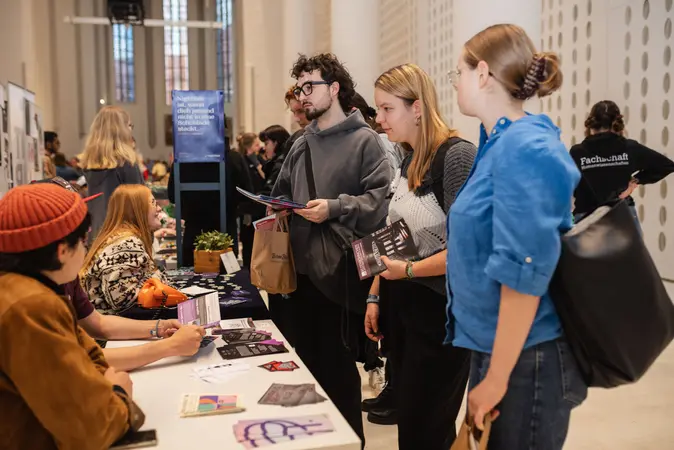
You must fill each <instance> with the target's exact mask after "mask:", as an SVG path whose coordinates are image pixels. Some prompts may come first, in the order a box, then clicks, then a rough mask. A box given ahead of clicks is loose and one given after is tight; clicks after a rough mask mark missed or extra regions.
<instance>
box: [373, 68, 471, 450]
mask: <svg viewBox="0 0 674 450" xmlns="http://www.w3.org/2000/svg"><path fill="white" fill-rule="evenodd" d="M375 102H376V104H377V108H378V114H377V123H379V124H380V125H381V127H382V128H383V129H384V131H385V132H386V134H387V135H388V137H389V139H390V140H391V141H393V142H399V143H401V145H402V146H403V147H404V148H405V150H406V152H405V153H406V155H407V156H406V157H405V159H404V160H403V162H402V165H401V166H400V167H399V168H398V170H397V171H396V176H395V179H394V181H393V184H392V198H391V202H390V203H389V213H388V222H389V223H393V222H396V221H398V220H401V219H402V220H404V221H405V223H406V224H407V226H408V227H409V229H410V232H411V235H412V238H413V240H414V243H415V245H416V248H417V251H418V255H419V256H418V257H417V258H414V259H412V260H410V261H399V260H390V259H388V258H386V257H382V262H383V263H384V264H385V265H386V269H387V270H386V271H385V272H384V273H382V274H381V275H380V276H377V277H376V278H375V281H374V283H372V288H371V289H370V296H369V300H368V305H367V309H368V311H367V314H366V318H365V331H366V333H367V335H368V336H369V337H370V338H371V339H372V340H375V341H378V340H379V339H380V337H379V336H378V335H379V333H378V331H379V327H378V317H379V296H380V294H381V301H382V303H383V304H384V305H385V306H386V307H387V308H389V314H388V319H389V323H388V327H387V328H388V334H387V335H386V336H387V338H388V339H389V340H390V343H389V344H390V347H391V349H390V358H391V362H392V366H393V374H394V377H395V379H396V388H395V394H396V402H395V404H396V406H397V409H398V446H399V448H400V449H401V450H402V449H416V448H424V449H429V450H431V449H438V450H440V449H448V448H449V447H451V445H452V443H453V442H454V440H455V439H456V430H455V428H454V423H455V422H456V418H457V415H458V413H459V409H460V408H461V403H462V401H463V393H464V391H465V388H466V382H467V381H468V369H469V366H470V352H469V351H467V350H466V349H463V348H457V347H454V346H452V345H451V344H449V345H443V340H444V337H445V322H446V316H445V310H446V308H447V294H446V290H445V285H446V283H447V280H446V279H445V261H446V258H447V233H446V222H447V214H448V212H449V209H450V207H451V206H452V204H453V203H454V199H455V198H456V195H457V194H458V192H459V189H460V188H461V186H462V185H463V183H464V182H465V181H466V179H467V178H468V174H469V172H470V169H471V167H472V166H473V161H474V160H475V153H476V149H475V146H474V145H473V144H471V143H470V142H467V141H464V140H462V139H460V138H459V137H458V132H457V131H456V130H452V129H450V128H449V127H447V125H446V124H445V122H444V121H443V120H442V117H441V115H440V111H439V107H438V100H437V94H436V91H435V86H433V82H432V81H431V78H430V77H429V76H428V74H427V73H426V72H424V71H423V70H422V69H421V68H420V67H418V66H417V65H415V64H404V65H402V66H397V67H394V68H392V69H389V70H388V71H386V72H384V73H383V74H382V75H380V76H379V78H377V80H376V81H375ZM378 413H379V411H378V410H377V409H373V410H372V411H370V413H369V414H368V420H370V421H374V422H375V423H376V421H377V419H378V418H381V417H382V414H378ZM370 416H373V417H372V418H370ZM373 419H374V420H373Z"/></svg>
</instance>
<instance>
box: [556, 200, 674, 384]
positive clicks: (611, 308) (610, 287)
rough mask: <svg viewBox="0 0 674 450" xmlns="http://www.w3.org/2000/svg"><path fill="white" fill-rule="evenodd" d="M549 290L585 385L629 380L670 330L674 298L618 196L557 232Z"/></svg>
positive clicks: (634, 378)
mask: <svg viewBox="0 0 674 450" xmlns="http://www.w3.org/2000/svg"><path fill="white" fill-rule="evenodd" d="M550 294H551V297H552V299H553V301H554V303H555V307H556V309H557V312H558V314H559V317H560V319H561V321H562V326H563V328H564V332H565V334H566V338H567V340H568V342H569V345H570V346H571V349H572V351H573V353H574V355H575V357H576V359H577V361H578V364H579V367H580V370H581V372H582V374H583V377H584V378H585V381H586V383H587V384H588V386H591V387H604V388H610V387H615V386H619V385H622V384H627V383H633V382H635V381H637V380H638V379H639V378H641V376H643V375H644V373H646V371H647V370H648V368H649V367H650V366H651V365H652V364H653V362H654V361H655V360H656V359H657V357H658V356H659V355H660V353H662V352H663V350H664V349H665V348H666V347H667V346H668V345H669V343H670V342H671V341H672V338H673V337H674V305H673V304H672V301H671V300H670V298H669V296H668V295H667V291H666V290H665V286H664V284H663V282H662V279H661V278H660V275H659V274H658V271H657V268H656V267H655V264H654V263H653V260H652V259H651V256H650V254H649V252H648V249H647V248H646V245H645V244H644V242H643V239H642V238H641V235H640V233H639V230H638V228H637V225H636V223H635V222H634V217H633V216H632V213H631V211H630V209H629V206H628V205H627V203H626V202H625V201H618V202H617V203H614V204H613V205H608V206H602V207H600V208H598V209H597V210H595V211H594V212H593V213H592V214H590V215H588V216H587V217H585V218H583V219H582V220H581V221H580V222H579V223H578V224H577V225H576V226H575V227H574V228H572V229H571V230H570V231H569V232H568V233H567V234H565V235H564V236H563V237H562V252H561V257H560V260H559V264H558V266H557V270H556V272H555V275H554V277H553V279H552V282H551V285H550Z"/></svg>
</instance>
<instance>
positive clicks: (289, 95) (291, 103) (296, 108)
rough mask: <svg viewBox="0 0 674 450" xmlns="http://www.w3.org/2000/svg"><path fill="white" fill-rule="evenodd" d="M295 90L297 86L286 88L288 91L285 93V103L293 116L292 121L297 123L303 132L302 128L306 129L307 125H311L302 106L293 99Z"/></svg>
mask: <svg viewBox="0 0 674 450" xmlns="http://www.w3.org/2000/svg"><path fill="white" fill-rule="evenodd" d="M296 88H297V86H295V85H294V84H293V85H292V86H290V87H289V88H288V90H287V91H286V93H285V102H286V106H287V107H288V109H289V110H290V112H291V113H292V114H293V120H294V121H295V123H297V125H298V126H299V127H300V129H301V130H303V129H304V128H306V126H307V125H309V124H310V123H311V121H310V120H309V119H308V118H307V113H306V112H305V111H304V108H303V107H302V104H301V103H300V101H299V100H297V98H296V97H295V94H294V91H295V89H296Z"/></svg>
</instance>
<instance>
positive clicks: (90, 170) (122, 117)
mask: <svg viewBox="0 0 674 450" xmlns="http://www.w3.org/2000/svg"><path fill="white" fill-rule="evenodd" d="M132 131H133V124H132V123H131V117H130V116H129V114H128V113H127V112H126V111H125V110H123V109H122V108H120V107H118V106H105V107H103V108H101V110H100V111H99V112H98V114H97V115H96V117H95V118H94V121H93V122H92V124H91V127H90V128H89V135H88V136H87V141H86V144H85V146H84V152H83V153H82V154H81V155H80V165H81V167H82V170H83V171H84V176H85V178H86V179H87V186H88V193H89V195H94V194H98V193H101V192H102V193H103V200H102V201H98V202H96V204H95V205H94V204H92V205H90V208H89V213H90V214H91V233H90V235H89V239H90V241H93V239H95V238H96V236H98V232H99V230H100V228H101V226H102V225H103V221H104V220H105V216H106V211H107V208H108V201H109V200H110V197H111V196H112V193H113V192H114V190H115V189H117V186H120V185H123V184H143V183H144V181H143V177H142V175H141V173H140V170H139V169H138V155H137V153H136V150H135V146H136V144H135V140H134V139H133V135H132Z"/></svg>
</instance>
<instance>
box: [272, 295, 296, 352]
mask: <svg viewBox="0 0 674 450" xmlns="http://www.w3.org/2000/svg"><path fill="white" fill-rule="evenodd" d="M293 294H294V293H293ZM293 294H290V296H289V297H292V296H293ZM290 302H292V298H284V297H283V295H281V294H269V316H270V317H271V320H273V321H274V325H276V327H277V328H278V329H279V330H280V331H281V333H283V336H285V338H286V340H287V341H288V342H290V345H292V346H293V347H294V346H295V335H294V334H293V330H294V328H293V327H292V317H290V316H291V315H292V313H293V311H292V307H291V306H289V303H290Z"/></svg>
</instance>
